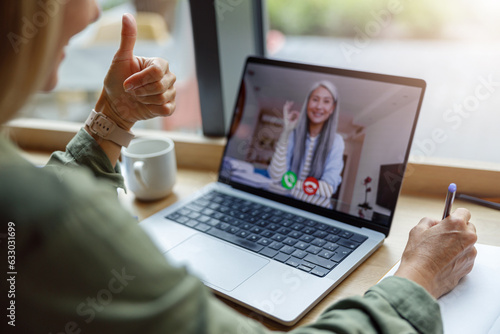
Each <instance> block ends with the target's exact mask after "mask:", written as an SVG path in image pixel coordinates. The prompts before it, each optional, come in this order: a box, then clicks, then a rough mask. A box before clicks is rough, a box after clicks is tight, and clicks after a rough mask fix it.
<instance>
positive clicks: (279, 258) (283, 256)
mask: <svg viewBox="0 0 500 334" xmlns="http://www.w3.org/2000/svg"><path fill="white" fill-rule="evenodd" d="M289 258H290V255H288V254H285V253H278V255H276V256H275V257H274V259H275V260H276V261H279V262H286V261H287V260H288V259H289Z"/></svg>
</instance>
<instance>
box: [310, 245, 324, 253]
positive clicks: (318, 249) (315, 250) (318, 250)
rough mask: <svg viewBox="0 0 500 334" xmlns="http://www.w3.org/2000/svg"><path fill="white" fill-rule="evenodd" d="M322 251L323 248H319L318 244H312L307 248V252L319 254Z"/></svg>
mask: <svg viewBox="0 0 500 334" xmlns="http://www.w3.org/2000/svg"><path fill="white" fill-rule="evenodd" d="M320 251H321V248H319V247H318V246H313V245H310V246H309V247H307V248H306V252H308V253H311V254H318V253H319V252H320Z"/></svg>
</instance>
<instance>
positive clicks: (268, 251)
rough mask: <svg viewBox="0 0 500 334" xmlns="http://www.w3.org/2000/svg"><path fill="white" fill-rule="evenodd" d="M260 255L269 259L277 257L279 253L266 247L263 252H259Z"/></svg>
mask: <svg viewBox="0 0 500 334" xmlns="http://www.w3.org/2000/svg"><path fill="white" fill-rule="evenodd" d="M259 254H262V255H264V256H267V257H275V256H276V254H278V251H277V250H274V249H272V248H269V247H266V248H264V249H263V250H261V251H260V252H259Z"/></svg>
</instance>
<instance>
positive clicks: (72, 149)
mask: <svg viewBox="0 0 500 334" xmlns="http://www.w3.org/2000/svg"><path fill="white" fill-rule="evenodd" d="M60 166H66V167H78V166H83V167H87V168H89V169H90V170H91V171H92V173H93V174H94V175H95V176H96V177H98V178H104V179H106V180H108V181H110V182H111V184H112V185H113V186H114V187H115V188H123V189H125V184H124V182H123V177H122V175H121V173H120V165H119V164H118V163H117V164H116V167H114V168H113V166H112V165H111V162H110V161H109V159H108V157H107V155H106V154H105V153H104V151H103V150H102V149H101V147H100V146H99V145H98V144H97V142H96V141H95V140H94V138H92V136H90V135H89V134H88V133H87V131H85V130H84V129H80V131H78V132H77V134H76V135H75V136H74V137H73V139H71V141H70V142H69V143H68V145H67V146H66V151H64V152H61V151H57V152H54V153H52V155H51V156H50V159H49V162H48V163H47V167H48V168H55V169H56V170H58V171H59V172H60V173H61V170H60V168H59V167H60Z"/></svg>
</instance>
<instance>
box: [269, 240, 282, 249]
mask: <svg viewBox="0 0 500 334" xmlns="http://www.w3.org/2000/svg"><path fill="white" fill-rule="evenodd" d="M283 246H285V245H283V244H282V243H281V242H277V241H273V242H271V244H270V245H269V248H272V249H276V250H280V249H281V248H283Z"/></svg>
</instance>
